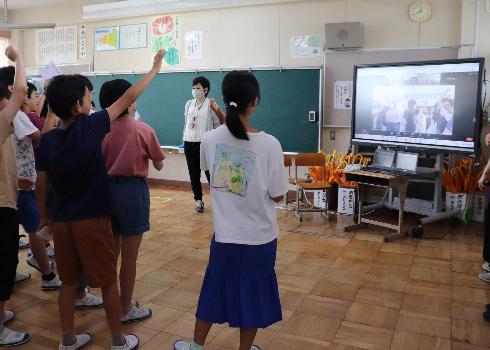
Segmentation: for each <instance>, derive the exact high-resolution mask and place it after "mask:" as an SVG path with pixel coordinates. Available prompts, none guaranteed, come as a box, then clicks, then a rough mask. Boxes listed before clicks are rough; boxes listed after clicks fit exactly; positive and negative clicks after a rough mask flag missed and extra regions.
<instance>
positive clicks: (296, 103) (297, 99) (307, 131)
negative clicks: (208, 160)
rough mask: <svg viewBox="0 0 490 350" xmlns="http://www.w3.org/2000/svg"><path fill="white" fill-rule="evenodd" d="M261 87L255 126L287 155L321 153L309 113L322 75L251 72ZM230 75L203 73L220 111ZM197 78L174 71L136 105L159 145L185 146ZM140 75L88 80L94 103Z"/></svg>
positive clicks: (316, 105)
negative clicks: (111, 84) (118, 82)
mask: <svg viewBox="0 0 490 350" xmlns="http://www.w3.org/2000/svg"><path fill="white" fill-rule="evenodd" d="M253 73H254V75H255V76H256V77H257V79H258V81H259V83H260V88H261V102H260V104H259V107H258V108H257V110H256V112H255V113H254V115H253V116H252V119H251V121H252V124H253V125H254V127H256V128H257V129H259V130H263V131H265V132H267V133H269V134H271V135H273V136H275V137H276V138H277V139H278V140H279V141H280V142H281V145H282V147H283V150H284V151H289V152H316V151H317V150H318V123H317V122H310V121H308V112H309V111H315V112H316V115H317V116H318V113H319V111H318V109H319V89H320V85H319V84H320V70H319V69H288V70H282V71H279V70H257V71H253ZM225 74H226V72H202V73H199V75H202V76H205V77H206V78H208V79H209V81H210V82H211V92H210V94H209V97H215V98H216V101H218V103H220V105H221V107H222V109H223V110H224V108H223V102H222V97H221V96H222V95H221V82H222V80H223V77H224V76H225ZM196 76H197V75H196V73H191V72H185V73H182V72H173V73H162V74H158V75H157V76H156V77H155V79H154V80H153V81H152V83H151V84H150V86H149V87H148V88H147V90H145V92H144V93H143V95H141V97H140V98H139V99H138V101H137V110H138V112H139V113H140V115H141V117H142V119H143V121H144V122H146V123H148V124H149V125H151V126H152V127H153V128H154V129H155V131H156V134H157V136H158V139H159V141H160V144H161V145H166V146H178V145H180V144H182V131H183V127H184V106H185V103H186V101H187V100H189V99H191V98H192V95H191V89H192V80H193V79H194V78H195V77H196ZM141 77H142V75H140V74H135V75H132V74H120V75H99V76H90V77H89V78H90V80H91V81H92V83H93V84H94V90H95V96H94V102H95V103H96V105H97V106H98V105H99V98H98V92H99V90H100V87H101V86H102V84H103V83H104V82H105V81H107V80H112V79H118V78H122V79H126V80H128V81H129V82H131V83H134V82H136V81H137V80H139V79H141Z"/></svg>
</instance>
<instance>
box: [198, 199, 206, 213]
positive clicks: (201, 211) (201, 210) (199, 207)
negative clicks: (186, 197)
mask: <svg viewBox="0 0 490 350" xmlns="http://www.w3.org/2000/svg"><path fill="white" fill-rule="evenodd" d="M196 211H197V212H198V213H204V203H203V201H201V200H197V201H196Z"/></svg>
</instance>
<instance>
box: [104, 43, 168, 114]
mask: <svg viewBox="0 0 490 350" xmlns="http://www.w3.org/2000/svg"><path fill="white" fill-rule="evenodd" d="M165 53H166V51H165V50H160V51H158V53H157V54H156V55H155V58H154V60H153V67H152V68H151V69H150V71H149V72H148V73H146V75H145V76H144V78H143V79H141V80H140V81H138V82H137V83H136V84H135V85H133V86H132V87H130V88H129V89H128V90H127V91H126V92H125V93H124V95H122V96H121V97H120V98H119V100H117V101H116V102H114V103H113V104H112V106H110V107H109V108H107V112H108V113H109V118H110V119H111V120H115V119H116V118H117V117H118V116H119V115H120V114H121V113H122V112H124V111H125V110H126V109H128V107H129V106H130V105H131V104H132V103H133V102H134V101H136V99H137V98H138V97H139V96H140V95H141V94H142V93H143V91H145V89H146V87H147V86H148V84H150V82H151V81H152V80H153V78H154V77H155V75H157V73H158V72H159V71H160V68H161V67H162V59H163V56H164V55H165Z"/></svg>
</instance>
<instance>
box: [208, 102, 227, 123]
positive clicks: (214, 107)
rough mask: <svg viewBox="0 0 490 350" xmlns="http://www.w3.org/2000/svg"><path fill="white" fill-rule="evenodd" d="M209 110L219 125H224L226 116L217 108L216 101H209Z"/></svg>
mask: <svg viewBox="0 0 490 350" xmlns="http://www.w3.org/2000/svg"><path fill="white" fill-rule="evenodd" d="M210 106H211V109H212V110H213V112H214V113H215V114H216V116H217V117H218V120H219V123H220V124H224V123H225V121H226V115H225V113H224V112H223V111H222V110H221V108H219V105H218V104H217V103H216V100H215V99H214V98H212V99H211V103H210Z"/></svg>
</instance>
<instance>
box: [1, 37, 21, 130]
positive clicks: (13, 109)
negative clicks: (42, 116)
mask: <svg viewBox="0 0 490 350" xmlns="http://www.w3.org/2000/svg"><path fill="white" fill-rule="evenodd" d="M5 55H6V56H7V57H8V58H9V59H10V60H11V61H13V62H15V82H14V91H13V92H12V95H11V96H10V99H9V102H8V103H7V106H5V108H4V109H2V110H1V111H0V118H6V119H7V122H8V123H11V122H12V121H13V120H14V118H15V115H16V114H17V112H18V111H19V110H20V107H21V106H22V104H23V103H24V99H25V98H26V94H27V79H26V71H25V68H24V60H23V59H22V56H21V55H20V53H18V52H17V50H16V49H14V48H13V47H12V46H8V47H7V48H6V49H5Z"/></svg>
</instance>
